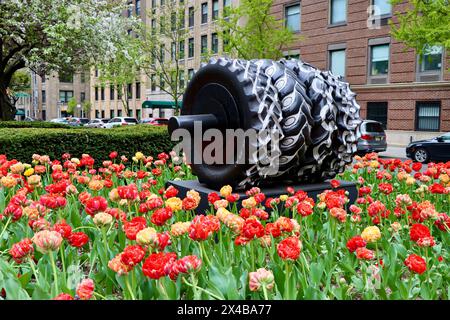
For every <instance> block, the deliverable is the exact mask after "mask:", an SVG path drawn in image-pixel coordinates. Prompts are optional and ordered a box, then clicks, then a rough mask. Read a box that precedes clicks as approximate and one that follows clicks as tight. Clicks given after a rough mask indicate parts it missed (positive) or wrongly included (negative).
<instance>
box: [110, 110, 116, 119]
mask: <svg viewBox="0 0 450 320" xmlns="http://www.w3.org/2000/svg"><path fill="white" fill-rule="evenodd" d="M114 113H115V112H114V110H109V117H110V118H111V119H112V118H114Z"/></svg>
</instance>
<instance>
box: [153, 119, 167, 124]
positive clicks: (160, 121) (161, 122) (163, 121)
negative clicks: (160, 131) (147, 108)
mask: <svg viewBox="0 0 450 320" xmlns="http://www.w3.org/2000/svg"><path fill="white" fill-rule="evenodd" d="M155 122H156V123H159V124H167V123H168V122H169V120H167V119H158V120H156V121H155Z"/></svg>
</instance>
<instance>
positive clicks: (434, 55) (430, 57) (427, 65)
mask: <svg viewBox="0 0 450 320" xmlns="http://www.w3.org/2000/svg"><path fill="white" fill-rule="evenodd" d="M420 60H421V63H420V72H426V71H437V70H438V71H440V70H441V68H442V47H440V46H431V47H427V48H426V49H425V52H424V54H423V55H422V58H421V59H420Z"/></svg>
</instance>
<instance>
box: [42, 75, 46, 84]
mask: <svg viewBox="0 0 450 320" xmlns="http://www.w3.org/2000/svg"><path fill="white" fill-rule="evenodd" d="M41 81H42V83H45V74H44V75H42V77H41Z"/></svg>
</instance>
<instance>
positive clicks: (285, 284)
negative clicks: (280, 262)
mask: <svg viewBox="0 0 450 320" xmlns="http://www.w3.org/2000/svg"><path fill="white" fill-rule="evenodd" d="M284 265H285V268H286V272H285V278H284V295H285V297H286V299H288V300H290V298H291V297H290V296H291V295H290V293H289V262H287V261H285V263H284Z"/></svg>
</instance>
